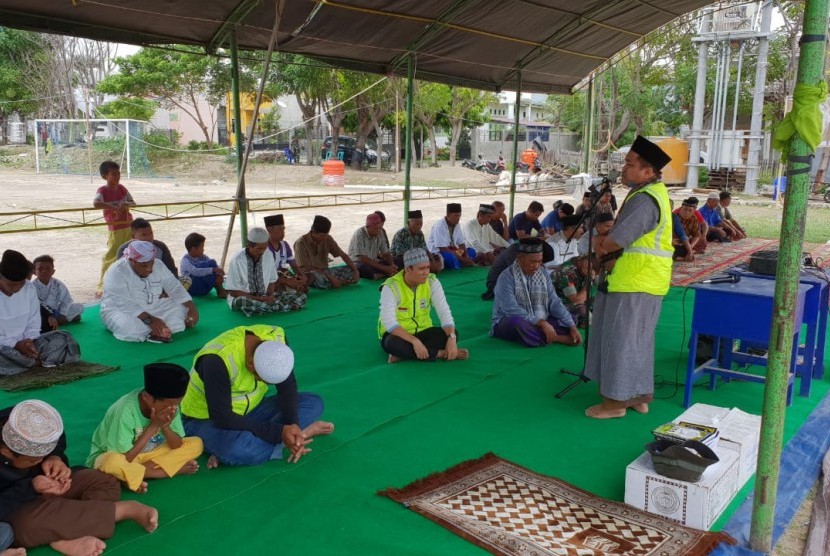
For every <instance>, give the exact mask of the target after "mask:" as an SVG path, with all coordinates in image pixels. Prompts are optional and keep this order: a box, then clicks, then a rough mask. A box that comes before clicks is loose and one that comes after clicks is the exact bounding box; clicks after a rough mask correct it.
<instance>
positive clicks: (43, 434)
mask: <svg viewBox="0 0 830 556" xmlns="http://www.w3.org/2000/svg"><path fill="white" fill-rule="evenodd" d="M61 434H63V420H62V419H61V416H60V413H58V410H57V409H55V408H54V407H52V406H51V405H49V404H48V403H46V402H42V401H40V400H25V401H22V402H20V403H19V404H17V405H16V406H14V408H13V409H12V412H11V413H10V414H9V420H8V421H7V422H6V424H5V425H3V443H4V444H5V445H6V446H7V447H8V448H9V450H11V451H12V452H14V453H16V454H20V455H23V456H31V457H35V458H41V457H45V456H48V455H49V454H51V453H52V450H54V449H55V446H57V444H58V440H59V439H60V437H61Z"/></svg>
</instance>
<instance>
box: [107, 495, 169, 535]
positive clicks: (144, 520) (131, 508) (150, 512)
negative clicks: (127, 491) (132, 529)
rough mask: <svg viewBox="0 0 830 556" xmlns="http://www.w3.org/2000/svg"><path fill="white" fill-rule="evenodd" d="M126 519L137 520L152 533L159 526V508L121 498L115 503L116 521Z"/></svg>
mask: <svg viewBox="0 0 830 556" xmlns="http://www.w3.org/2000/svg"><path fill="white" fill-rule="evenodd" d="M125 519H131V520H133V521H135V522H136V523H138V524H139V525H141V526H142V527H144V530H145V531H147V532H148V533H152V532H153V531H155V530H156V529H157V528H158V526H159V512H158V510H157V509H155V508H153V507H150V506H147V505H145V504H142V503H140V502H136V501H135V500H121V501H120V502H116V503H115V521H124V520H125Z"/></svg>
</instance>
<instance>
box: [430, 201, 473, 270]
mask: <svg viewBox="0 0 830 556" xmlns="http://www.w3.org/2000/svg"><path fill="white" fill-rule="evenodd" d="M460 221H461V203H448V204H447V215H446V216H445V217H444V218H442V219H441V220H439V221H438V222H436V223H435V224H433V225H432V229H431V230H430V231H429V239H428V240H427V248H428V249H429V252H430V253H435V254H437V255H441V256H442V257H443V258H444V270H458V269H459V268H462V267H465V266H473V265H474V264H475V262H474V259H475V257H476V253H475V250H474V249H472V248H470V247H468V246H467V245H466V243H467V241H466V239H465V238H464V232H462V231H461V226H460V225H459V222H460Z"/></svg>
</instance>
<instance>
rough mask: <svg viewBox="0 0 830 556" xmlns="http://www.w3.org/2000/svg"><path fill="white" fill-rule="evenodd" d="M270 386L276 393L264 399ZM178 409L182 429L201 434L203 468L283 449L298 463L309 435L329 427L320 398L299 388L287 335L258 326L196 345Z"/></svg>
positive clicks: (272, 455) (278, 454) (255, 459)
mask: <svg viewBox="0 0 830 556" xmlns="http://www.w3.org/2000/svg"><path fill="white" fill-rule="evenodd" d="M271 384H274V385H276V388H277V394H276V395H275V396H267V394H268V390H269V387H270V385H271ZM182 414H183V415H184V418H183V422H184V430H185V431H186V432H187V434H189V435H192V436H198V437H199V438H201V439H202V441H203V442H204V445H205V451H206V452H207V453H209V454H210V458H209V459H208V468H209V469H210V468H213V467H217V466H218V465H219V464H220V463H222V464H226V465H258V464H261V463H265V462H267V461H269V460H272V459H282V455H283V447H285V448H288V449H289V451H290V452H291V453H290V455H289V457H288V461H289V462H291V463H296V462H297V461H299V459H300V458H301V457H302V456H304V455H305V454H307V453H308V452H310V451H311V449H310V448H308V445H309V443H310V442H311V441H312V439H313V438H314V437H315V436H318V435H323V434H330V433H331V432H333V431H334V425H332V424H331V423H327V422H325V421H318V420H317V419H318V417H320V415H322V414H323V400H322V398H320V396H318V395H317V394H311V393H308V392H297V379H296V378H295V377H294V352H293V351H291V348H289V347H288V346H287V345H286V343H285V332H283V329H282V328H280V327H279V326H270V325H264V324H255V325H252V326H239V327H236V328H232V329H231V330H228V331H227V332H224V333H223V334H220V335H219V336H217V337H216V338H214V339H213V340H211V341H210V342H208V343H207V344H206V345H205V347H203V348H202V349H201V350H199V352H198V353H197V354H196V357H195V360H194V362H193V370H192V371H191V373H190V384H189V385H188V387H187V393H186V394H185V396H184V400H182Z"/></svg>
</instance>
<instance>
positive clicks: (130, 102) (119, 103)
mask: <svg viewBox="0 0 830 556" xmlns="http://www.w3.org/2000/svg"><path fill="white" fill-rule="evenodd" d="M156 108H158V105H157V104H156V103H155V102H153V101H152V100H146V99H143V98H132V99H126V98H117V99H115V100H112V101H110V102H107V103H105V104H102V105H101V106H99V107H98V115H99V116H101V117H103V118H111V119H113V120H117V119H130V120H143V121H147V120H149V119H150V118H152V117H153V114H155V113H156Z"/></svg>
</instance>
